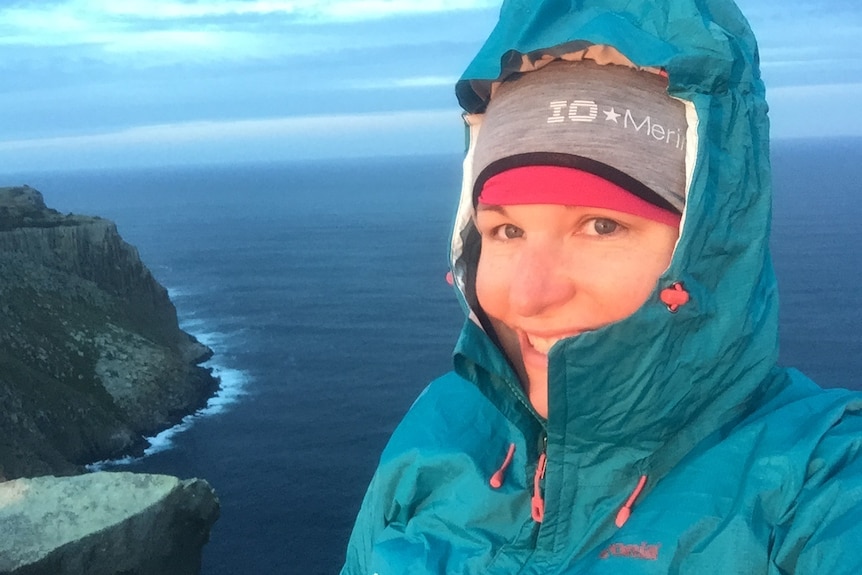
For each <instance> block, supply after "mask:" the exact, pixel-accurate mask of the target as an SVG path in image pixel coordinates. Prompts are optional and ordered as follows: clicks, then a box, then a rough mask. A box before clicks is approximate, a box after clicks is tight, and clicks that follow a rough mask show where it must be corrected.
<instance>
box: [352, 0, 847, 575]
mask: <svg viewBox="0 0 862 575" xmlns="http://www.w3.org/2000/svg"><path fill="white" fill-rule="evenodd" d="M591 46H611V47H614V48H615V49H616V50H617V51H618V53H619V54H621V55H622V56H624V57H625V58H627V59H628V60H629V61H630V64H632V65H635V66H638V67H645V68H659V69H663V70H664V71H665V72H666V73H667V76H668V82H669V87H668V91H669V93H670V95H671V96H674V97H676V98H679V99H680V100H682V101H683V102H685V103H686V106H687V109H688V120H689V129H688V134H687V137H686V146H687V154H688V156H687V157H688V159H689V161H688V177H687V182H688V185H687V190H688V193H687V203H686V209H685V213H684V215H683V229H682V233H681V236H680V240H679V244H678V246H677V248H676V250H675V252H674V257H673V260H672V263H671V265H670V267H669V268H668V270H667V271H666V272H665V274H664V275H663V276H662V277H661V278H660V280H659V282H658V285H657V286H656V288H655V291H654V293H653V295H652V297H651V298H650V299H649V301H647V302H646V304H644V306H643V307H642V308H641V309H640V310H638V311H637V312H636V313H635V314H634V315H632V316H630V317H629V318H627V319H625V320H622V321H619V322H616V323H614V324H611V325H609V326H606V327H604V328H602V329H599V330H596V331H592V332H587V333H584V334H581V335H579V336H576V337H573V338H569V339H566V340H562V341H560V342H558V343H557V344H556V345H555V346H554V347H553V349H552V350H551V352H550V355H549V377H548V379H549V383H548V385H549V414H548V418H547V420H544V419H543V418H540V417H539V416H538V415H537V414H536V413H535V411H534V410H533V409H532V407H531V406H530V404H529V402H528V401H527V399H526V397H525V395H524V393H523V391H522V389H521V386H520V384H519V382H518V378H517V376H516V374H515V373H514V372H513V370H512V369H511V367H510V366H509V364H508V362H507V360H506V358H505V357H504V355H503V354H502V352H501V351H500V350H499V349H498V348H497V347H496V345H495V344H494V343H493V342H492V341H491V339H490V338H489V337H488V336H487V335H486V333H485V332H484V331H483V330H482V329H481V328H480V327H479V325H478V324H477V322H476V320H475V315H474V313H473V310H475V309H476V307H475V301H474V300H475V298H474V296H473V295H472V279H471V278H472V272H473V270H475V265H476V257H477V256H476V254H477V253H478V252H477V249H476V241H477V238H476V234H475V230H473V228H472V225H471V223H470V215H471V210H472V200H471V198H470V197H468V196H469V189H468V188H469V185H465V192H466V193H465V194H464V197H463V198H462V200H461V204H460V207H459V211H458V216H457V218H456V227H455V231H454V234H453V237H452V256H451V257H452V270H453V275H454V278H455V284H456V287H457V288H458V292H459V294H460V297H461V299H462V302H463V303H464V306H465V309H466V311H467V313H468V316H469V317H468V320H467V322H466V324H465V326H464V329H463V331H462V333H461V337H460V339H459V341H458V344H457V347H456V350H455V356H454V364H455V369H454V371H453V372H452V373H449V374H447V375H445V376H443V377H442V378H440V379H438V380H436V381H434V382H432V383H431V384H430V386H429V387H428V388H427V389H426V390H425V391H424V393H423V394H422V395H421V396H420V397H419V398H418V399H417V400H416V402H415V404H414V405H413V406H412V407H411V409H410V411H409V413H408V414H407V415H406V416H405V418H404V420H403V421H402V423H401V424H400V425H399V426H398V428H397V429H396V431H395V432H394V434H393V436H392V438H391V440H390V442H389V444H388V446H387V447H386V449H385V451H384V453H383V455H382V457H381V459H380V465H379V468H378V469H377V472H376V473H375V475H374V477H373V479H372V481H371V485H370V487H369V489H368V492H367V495H366V497H365V500H364V502H363V504H362V508H361V511H360V514H359V517H358V519H357V522H356V526H355V528H354V531H353V534H352V536H351V539H350V544H349V548H348V551H347V559H346V564H345V567H344V569H343V571H342V573H343V574H344V575H375V574H377V575H396V574H398V575H401V574H424V573H437V574H442V573H459V574H461V573H463V574H479V573H481V574H498V573H499V574H514V573H519V574H532V573H536V574H539V573H541V574H543V575H551V574H558V573H559V574H564V573H569V574H575V573H589V574H603V573H607V574H611V573H613V574H619V573H625V574H628V575H631V574H639V573H644V574H646V573H651V574H658V573H681V574H692V575H702V574H713V573H714V574H723V575H729V574H752V573H764V574H767V573H768V574H775V575H778V574H787V573H799V574H812V573H824V574H826V573H828V574H830V575H835V574H845V573H846V574H858V573H862V457H860V450H862V416H860V410H862V396H860V395H859V394H856V393H852V392H848V391H845V390H832V391H824V390H821V389H820V388H819V387H817V386H816V385H815V384H813V383H812V382H811V381H809V380H808V379H807V378H806V377H805V376H803V375H802V374H800V373H799V372H797V371H794V370H790V369H785V368H782V367H778V366H777V365H776V360H777V348H778V344H777V339H778V338H777V333H778V328H777V312H778V299H777V288H776V281H775V276H774V273H773V269H772V265H771V260H770V254H769V245H768V244H769V242H768V239H769V221H770V217H771V195H770V194H771V190H770V166H769V147H768V137H769V134H768V131H769V128H768V121H767V116H766V111H767V107H766V103H765V98H764V86H763V83H762V81H761V79H760V75H759V70H758V53H757V47H756V44H755V41H754V38H753V36H752V34H751V32H750V30H749V27H748V24H747V23H746V21H745V19H744V18H743V16H742V15H741V14H740V12H739V11H738V9H737V8H736V6H734V5H733V4H732V3H731V2H730V1H727V0H566V1H561V0H544V1H542V0H512V1H508V2H506V3H504V5H503V7H502V11H501V16H500V22H499V24H498V25H497V27H496V28H495V29H494V31H493V32H492V34H491V36H490V37H489V39H488V40H487V42H486V44H485V45H484V47H483V48H482V49H481V50H480V52H479V54H478V55H477V57H476V58H475V60H474V61H473V62H472V63H471V64H470V66H469V67H468V69H467V71H466V73H465V74H464V77H463V79H462V80H461V81H460V82H459V83H458V85H457V87H456V90H457V94H458V97H459V99H460V101H461V103H462V105H463V107H464V108H465V110H466V115H465V118H466V120H467V123H468V125H469V127H470V130H469V131H470V133H471V142H472V137H474V136H475V134H476V133H477V131H478V130H480V129H481V115H482V112H483V110H484V107H485V105H486V103H487V100H488V97H489V94H490V92H491V86H492V83H493V82H494V81H497V80H500V79H503V78H505V77H507V76H508V75H510V74H512V73H516V72H519V71H521V72H522V71H525V70H528V69H529V68H531V67H533V66H535V63H536V62H537V61H540V59H541V58H542V57H548V56H550V57H558V56H561V55H563V54H577V53H582V52H583V51H584V50H585V49H587V48H589V47H591ZM527 73H529V72H527ZM471 149H472V146H471ZM469 154H470V151H468V159H469ZM465 166H466V168H465V171H466V172H469V169H470V168H469V161H468V162H465ZM465 180H466V181H467V182H469V181H470V175H469V173H466V174H465ZM509 453H511V459H510V461H509V462H508V465H504V461H505V459H506V456H507V454H509ZM492 478H493V479H494V481H492ZM492 483H493V485H492Z"/></svg>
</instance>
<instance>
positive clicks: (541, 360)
mask: <svg viewBox="0 0 862 575" xmlns="http://www.w3.org/2000/svg"><path fill="white" fill-rule="evenodd" d="M578 333H580V332H574V333H565V334H560V335H553V336H539V335H536V334H532V333H527V332H524V331H519V332H518V339H519V340H520V344H521V356H522V357H523V359H524V361H525V362H527V363H535V364H537V365H538V364H543V365H547V363H548V352H549V351H551V348H552V347H554V344H556V343H557V342H558V341H560V340H562V339H566V338H567V337H572V336H575V335H578Z"/></svg>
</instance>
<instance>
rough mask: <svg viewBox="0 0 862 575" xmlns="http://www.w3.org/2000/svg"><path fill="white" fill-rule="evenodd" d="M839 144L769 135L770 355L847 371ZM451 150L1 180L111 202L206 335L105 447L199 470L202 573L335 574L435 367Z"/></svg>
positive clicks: (861, 192)
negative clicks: (170, 388) (774, 336)
mask: <svg viewBox="0 0 862 575" xmlns="http://www.w3.org/2000/svg"><path fill="white" fill-rule="evenodd" d="M859 157H862V140H822V141H787V142H777V143H775V144H774V146H773V160H774V184H775V202H774V203H775V221H774V226H773V242H772V244H773V253H774V259H775V266H776V271H777V274H778V277H779V282H780V286H781V321H782V327H781V345H782V348H781V360H782V362H784V363H787V364H791V365H795V366H797V367H800V368H801V369H802V370H803V371H805V372H806V373H808V374H809V375H811V376H812V377H814V378H815V379H816V380H817V381H818V382H819V383H821V384H822V385H824V386H852V387H860V385H862V378H860V375H859V374H860V373H862V353H860V352H862V341H860V335H859V333H860V331H859V329H858V326H859V325H860V324H862V295H860V293H859V286H860V285H862V270H860V263H862V247H860V235H859V232H858V229H859V225H858V220H859V219H860V216H862V189H861V188H860V182H862V177H860V176H862V173H860V171H859V167H858V163H857V162H856V159H857V158H859ZM459 169H460V159H459V158H457V157H451V156H429V157H414V158H378V159H372V160H349V161H343V160H341V161H336V160H326V161H318V162H306V163H302V164H292V163H284V164H265V165H236V166H234V165H225V166H218V167H208V168H161V169H147V170H125V171H122V170H118V171H100V172H77V173H44V174H38V175H33V176H27V177H26V179H25V180H22V181H17V180H16V181H9V182H6V183H8V184H23V183H27V184H30V185H32V186H34V187H36V188H37V189H39V190H40V191H42V192H43V193H44V195H45V199H46V202H47V203H48V205H49V206H51V207H54V208H56V209H59V210H61V211H64V212H68V211H72V212H76V213H86V214H95V215H100V216H103V217H106V218H110V219H112V220H114V221H116V222H117V225H118V227H119V230H120V233H121V234H122V235H123V237H124V238H125V239H126V241H128V242H129V243H131V244H133V245H135V246H137V248H138V249H139V251H140V253H141V257H142V259H143V260H144V262H145V263H146V264H147V265H148V266H149V268H150V269H151V270H152V271H153V273H154V275H155V276H156V278H157V279H158V280H159V281H160V282H161V283H162V284H164V285H165V286H166V287H167V288H168V290H169V292H170V295H171V298H172V300H173V301H174V303H175V305H176V307H177V311H178V314H179V318H180V322H181V325H182V327H183V328H184V329H186V330H187V331H189V332H191V333H193V334H195V335H196V336H197V337H198V338H199V339H200V340H201V341H203V342H204V343H206V344H207V345H209V346H210V347H211V348H212V349H213V350H214V352H215V355H214V357H213V359H212V360H211V361H210V362H209V363H208V365H209V366H210V367H212V368H213V369H214V371H215V373H216V374H217V375H219V377H220V378H221V380H222V389H221V390H220V392H219V394H218V395H217V396H216V397H215V398H213V400H211V401H210V403H209V404H208V406H207V408H206V409H205V410H203V412H201V413H198V414H195V415H192V416H190V417H188V418H186V419H185V420H184V421H183V423H182V424H181V425H180V426H178V427H176V428H173V429H171V430H168V431H167V432H165V433H163V434H160V435H159V436H157V437H155V438H152V439H151V447H150V449H149V450H148V452H147V453H148V454H147V456H146V457H144V458H142V459H134V460H128V461H126V462H124V463H123V464H122V465H121V466H120V467H121V468H123V469H131V470H134V471H140V472H153V473H170V474H174V475H179V476H181V477H194V476H196V477H203V478H206V479H207V480H208V481H210V483H211V484H212V485H213V486H214V487H215V489H216V491H217V492H218V495H219V498H220V500H221V518H220V519H219V521H218V522H217V523H216V525H215V527H214V529H213V531H212V535H211V539H210V543H209V544H208V545H207V546H206V548H205V550H204V566H203V573H204V575H228V574H238V573H255V574H257V573H261V574H278V573H298V574H303V575H305V574H331V573H337V571H338V569H339V567H340V565H341V563H342V561H343V557H344V549H345V546H346V542H347V537H348V535H349V532H350V528H351V525H352V522H353V519H354V517H355V515H356V512H357V510H358V508H359V504H360V501H361V498H362V495H363V493H364V490H365V487H366V485H367V483H368V481H369V479H370V477H371V474H372V472H373V470H374V467H375V465H376V461H377V457H378V455H379V453H380V451H381V449H382V448H383V446H384V444H385V441H386V439H387V437H388V435H389V434H390V433H391V431H392V429H393V428H394V426H395V425H396V424H397V422H398V420H399V419H400V417H401V416H402V415H403V413H404V412H405V411H406V410H407V408H408V407H409V405H410V403H411V402H412V401H413V399H414V398H415V397H416V395H417V394H418V393H419V392H420V391H421V389H422V388H423V387H424V386H425V385H426V384H427V383H428V382H429V381H430V380H431V379H432V378H433V377H435V376H437V375H439V374H442V373H443V372H445V371H447V370H448V369H450V366H451V359H450V357H451V350H452V347H453V345H454V343H455V339H456V337H457V334H458V330H459V328H460V326H461V324H462V322H463V314H462V311H461V309H460V307H459V305H458V303H457V301H456V298H455V296H454V295H453V292H452V289H451V287H449V286H448V285H447V284H446V282H445V280H444V278H445V273H446V271H447V263H446V252H447V241H448V234H449V228H450V226H451V220H452V216H453V209H454V205H455V202H456V197H457V194H458V189H459V185H460V184H459ZM116 467H117V465H113V466H109V468H116Z"/></svg>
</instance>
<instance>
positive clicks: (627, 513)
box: [616, 475, 647, 527]
mask: <svg viewBox="0 0 862 575" xmlns="http://www.w3.org/2000/svg"><path fill="white" fill-rule="evenodd" d="M646 480H647V476H646V475H641V478H640V481H638V485H637V487H635V490H634V491H632V494H631V495H630V496H629V498H628V501H626V504H625V505H623V507H622V509H620V510H619V512H617V520H616V524H617V527H622V526H623V525H625V524H626V521H628V520H629V517H631V515H632V505H634V504H635V499H637V498H638V495H640V494H641V491H643V489H644V485H646Z"/></svg>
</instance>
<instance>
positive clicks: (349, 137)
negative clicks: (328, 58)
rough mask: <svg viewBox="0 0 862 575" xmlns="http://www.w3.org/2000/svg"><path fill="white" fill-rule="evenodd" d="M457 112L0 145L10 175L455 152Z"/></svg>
mask: <svg viewBox="0 0 862 575" xmlns="http://www.w3.org/2000/svg"><path fill="white" fill-rule="evenodd" d="M462 129H463V128H462V121H461V116H460V113H459V111H458V110H456V109H426V110H414V111H401V112H385V113H372V114H331V115H315V116H293V117H279V118H266V119H257V120H234V121H203V122H179V123H171V124H156V125H148V126H137V127H132V128H128V129H123V130H115V131H108V132H101V133H93V134H85V135H75V136H61V137H45V138H30V139H18V140H6V141H2V140H0V153H2V154H3V156H4V158H5V161H4V164H5V166H2V167H0V168H5V170H6V171H9V170H13V169H14V171H27V170H48V169H53V170H63V169H73V168H76V167H81V166H89V167H121V166H129V165H138V166H140V165H168V164H188V163H207V162H236V161H250V160H285V159H298V158H299V159H301V158H314V157H347V156H374V155H399V154H411V153H412V154H421V153H440V152H441V151H450V152H454V151H457V150H458V149H459V146H460V145H461V144H462V138H461V130H462Z"/></svg>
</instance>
